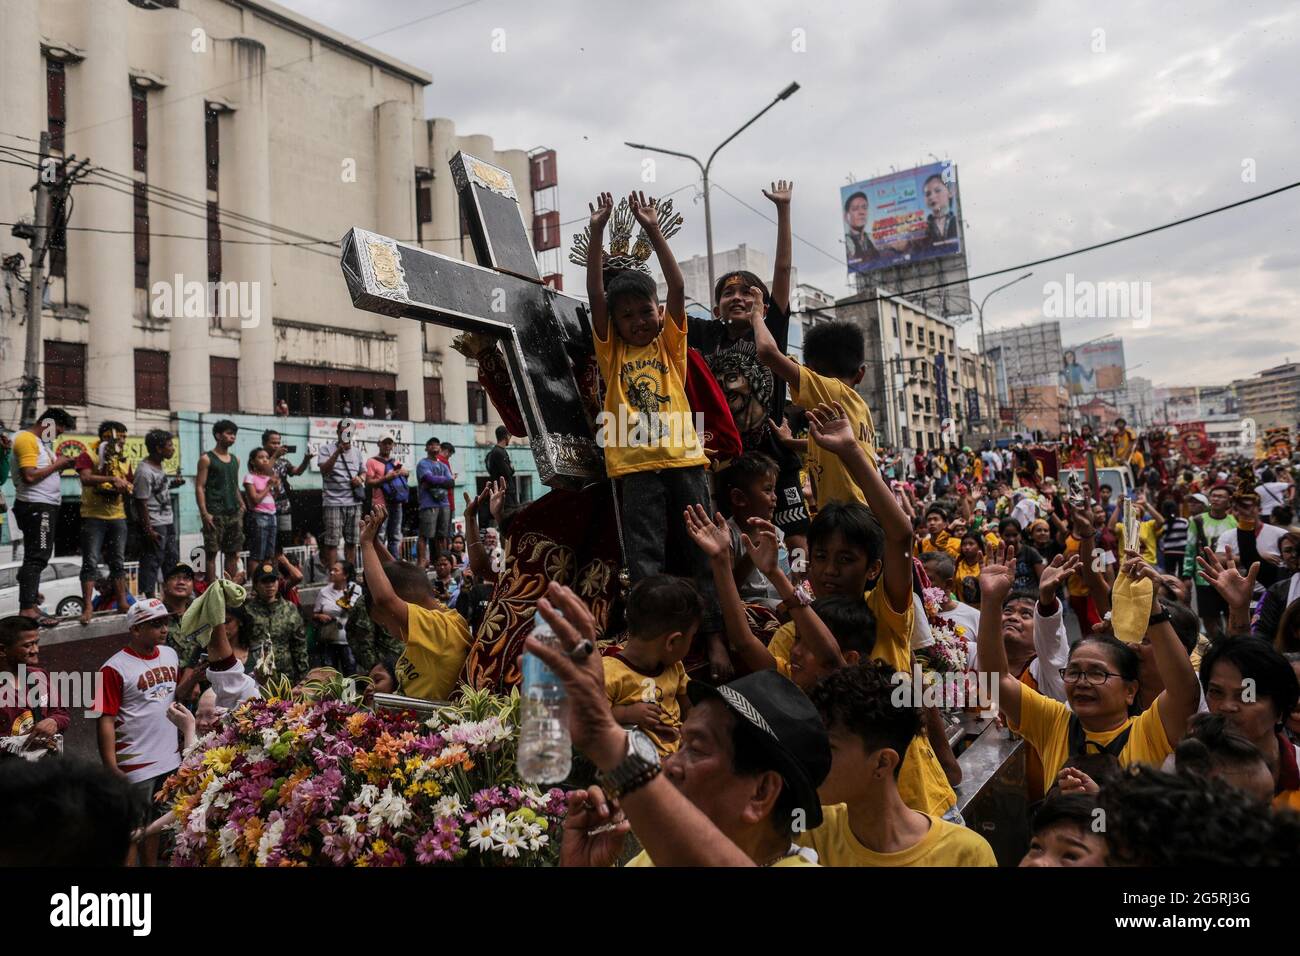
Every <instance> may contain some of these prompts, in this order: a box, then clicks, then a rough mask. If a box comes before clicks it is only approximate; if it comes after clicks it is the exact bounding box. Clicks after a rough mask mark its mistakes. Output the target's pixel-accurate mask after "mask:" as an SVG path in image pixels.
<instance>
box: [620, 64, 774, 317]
mask: <svg viewBox="0 0 1300 956" xmlns="http://www.w3.org/2000/svg"><path fill="white" fill-rule="evenodd" d="M798 89H799V84H798V83H791V84H790V85H789V86H787V87H786V88H785V89H783V90H782V91H781V92H780V93H778V94H777V95H776V99H774V100H772V102H770V103H768V104H767V105H766V106H764V107H763V108H762V109H761V110H759V111H758V112H757V113H755V114H754V115H753V116H752V117H750V119H749V121H748V122H747V123H745V125H744V126H742V127H740V129H738V130H736V131H735V132H734V133H732V134H731V135H730V136H728V137H727V138H726V139H724V140H723V141H722V142H721V143H719V144H718V146H717V148H716V149H714V150H713V152H711V153H710V154H709V158H708V159H707V160H706V161H705V162H703V163H701V162H700V161H699V160H698V159H696V158H695V157H694V156H692V155H691V154H690V153H681V152H678V151H677V150H674V149H662V148H660V147H658V146H647V145H646V144H645V143H628V142H624V144H623V145H624V146H630V147H632V148H633V149H643V150H646V151H647V152H651V153H663V154H664V155H666V156H680V157H681V158H682V159H689V160H690V161H691V162H693V163H694V164H695V165H696V166H698V167H700V175H701V176H703V177H704V241H705V243H706V244H707V248H708V257H709V295H712V294H713V214H712V211H711V210H710V208H709V167H711V166H712V165H713V157H715V156H717V155H718V150H720V149H722V147H723V146H726V145H727V144H728V143H730V142H731V141H732V140H733V139H735V138H736V137H737V136H739V135H740V134H741V133H743V132H744V131H745V130H747V129H749V127H750V126H752V125H753V124H754V121H755V120H757V119H758V118H759V117H760V116H762V115H763V114H764V113H766V112H767V111H768V110H770V109H771V108H772V107H773V106H775V105H776V104H777V103H780V102H781V101H782V100H786V99H789V98H790V97H791V96H793V95H794V93H795V91H796V90H798Z"/></svg>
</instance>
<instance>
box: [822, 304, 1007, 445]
mask: <svg viewBox="0 0 1300 956" xmlns="http://www.w3.org/2000/svg"><path fill="white" fill-rule="evenodd" d="M870 294H871V295H872V296H873V297H876V296H880V297H883V298H881V299H880V301H866V302H859V301H855V300H856V299H859V298H861V294H858V295H854V296H848V297H846V298H844V299H840V300H839V301H838V303H837V305H836V314H837V317H838V318H839V319H840V320H842V321H851V322H855V323H857V324H858V326H859V327H860V328H861V329H862V331H863V336H864V338H865V341H866V374H865V375H864V376H863V379H862V383H861V384H860V385H859V386H858V392H859V393H860V394H861V395H862V397H863V398H864V399H865V400H866V402H867V406H868V407H869V408H870V409H871V415H872V417H873V419H874V420H875V423H876V430H877V432H878V433H879V441H880V443H881V444H882V445H891V446H893V447H895V448H916V449H935V448H941V447H943V446H944V445H945V444H963V443H966V444H969V443H970V440H971V437H974V436H973V435H972V434H971V433H969V432H968V431H967V428H968V427H969V426H968V420H967V414H966V412H965V408H966V404H967V403H966V398H965V392H964V389H963V387H962V384H961V369H960V362H959V361H958V352H957V329H956V326H954V325H953V324H952V323H951V322H949V321H948V320H947V319H944V318H943V317H942V316H940V315H938V314H937V313H933V312H929V311H926V310H924V309H922V308H920V307H919V306H917V305H915V304H914V303H911V302H909V301H907V300H906V299H903V298H900V297H898V296H895V295H893V294H892V293H891V292H890V291H889V290H885V289H881V288H879V287H877V288H875V289H873V290H870ZM989 373H990V378H991V370H989ZM949 419H951V422H952V424H951V425H950V427H949V429H948V430H947V431H946V432H945V428H944V425H945V422H946V421H948V420H949Z"/></svg>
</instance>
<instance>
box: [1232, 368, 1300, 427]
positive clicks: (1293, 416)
mask: <svg viewBox="0 0 1300 956" xmlns="http://www.w3.org/2000/svg"><path fill="white" fill-rule="evenodd" d="M1232 388H1233V391H1234V392H1236V395H1237V403H1238V407H1237V411H1238V412H1239V413H1240V414H1241V416H1242V417H1243V418H1253V419H1254V420H1255V427H1256V429H1257V430H1258V432H1259V434H1260V435H1263V433H1264V431H1265V429H1269V428H1282V427H1286V428H1290V429H1292V434H1293V435H1294V434H1295V432H1296V430H1297V429H1300V362H1289V363H1287V364H1285V365H1275V366H1273V368H1268V369H1265V370H1264V371H1262V372H1260V373H1259V374H1257V375H1255V376H1254V377H1252V378H1239V379H1237V380H1236V381H1235V382H1233V383H1232Z"/></svg>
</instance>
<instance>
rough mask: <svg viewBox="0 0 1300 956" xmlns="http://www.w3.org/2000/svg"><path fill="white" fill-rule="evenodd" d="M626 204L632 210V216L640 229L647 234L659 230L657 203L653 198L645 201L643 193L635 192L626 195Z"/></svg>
mask: <svg viewBox="0 0 1300 956" xmlns="http://www.w3.org/2000/svg"><path fill="white" fill-rule="evenodd" d="M627 204H628V206H629V207H630V208H631V210H632V216H633V218H635V219H636V221H637V222H639V223H640V224H641V228H642V229H644V230H645V231H646V232H648V233H654V232H657V231H658V230H659V209H658V208H657V207H658V204H659V201H658V200H657V199H655V198H654V197H651V198H649V199H646V196H645V193H639V192H636V191H635V190H634V191H632V192H631V193H629V194H628V197H627Z"/></svg>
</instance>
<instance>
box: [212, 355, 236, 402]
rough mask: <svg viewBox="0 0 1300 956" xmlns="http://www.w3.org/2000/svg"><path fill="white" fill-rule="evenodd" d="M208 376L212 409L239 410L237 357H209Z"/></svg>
mask: <svg viewBox="0 0 1300 956" xmlns="http://www.w3.org/2000/svg"><path fill="white" fill-rule="evenodd" d="M208 378H209V380H210V381H211V383H212V384H211V392H212V411H214V412H237V411H239V359H233V358H219V357H218V356H216V355H213V356H211V357H209V359H208Z"/></svg>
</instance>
